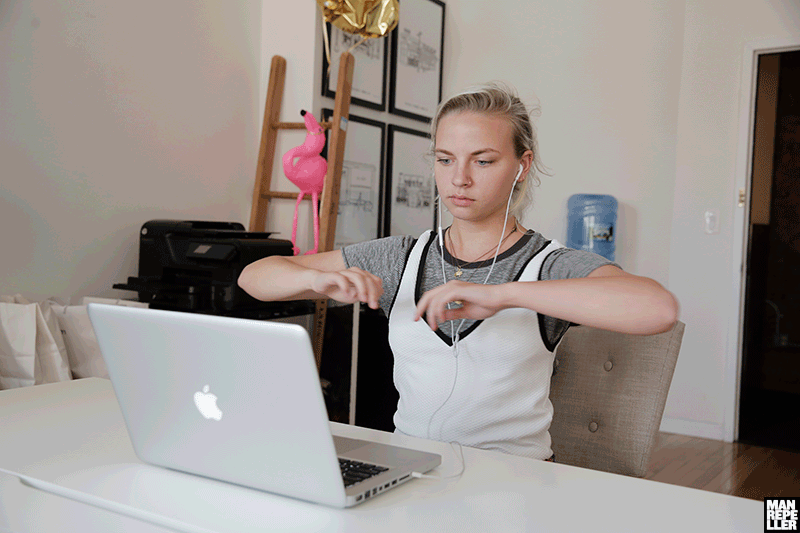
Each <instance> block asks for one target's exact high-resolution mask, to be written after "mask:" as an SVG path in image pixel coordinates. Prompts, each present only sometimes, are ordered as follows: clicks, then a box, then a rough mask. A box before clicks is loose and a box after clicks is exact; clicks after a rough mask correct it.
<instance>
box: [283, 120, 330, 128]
mask: <svg viewBox="0 0 800 533" xmlns="http://www.w3.org/2000/svg"><path fill="white" fill-rule="evenodd" d="M319 125H320V126H322V128H323V129H326V130H329V129H331V123H330V122H328V121H325V122H320V123H319ZM273 128H275V129H276V130H304V129H306V123H305V122H276V123H275V125H274V126H273Z"/></svg>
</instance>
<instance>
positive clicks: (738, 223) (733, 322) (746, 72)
mask: <svg viewBox="0 0 800 533" xmlns="http://www.w3.org/2000/svg"><path fill="white" fill-rule="evenodd" d="M798 50H800V36H795V37H789V38H782V39H768V40H759V41H751V42H749V43H747V44H745V49H744V53H743V58H742V76H741V89H740V91H739V98H740V101H739V140H738V149H737V156H736V175H735V188H734V191H735V194H736V196H737V197H736V198H734V201H735V202H737V204H738V203H739V198H738V196H739V191H740V190H744V191H745V194H744V205H743V206H742V207H739V206H738V205H737V207H736V208H735V209H734V215H733V243H732V248H733V250H732V251H733V261H731V268H732V275H731V279H732V280H733V290H732V291H731V300H730V302H729V304H730V307H729V308H730V309H733V310H734V312H732V313H730V315H729V317H730V318H729V324H728V339H727V349H726V352H727V357H726V358H725V359H726V365H725V366H726V368H725V375H726V376H727V378H726V380H725V398H726V402H725V404H726V405H728V406H732V408H731V409H726V410H725V418H724V421H723V432H724V436H725V440H726V441H727V442H734V441H736V440H737V439H738V438H739V401H740V398H739V392H740V387H741V378H742V351H743V337H744V304H745V290H746V287H745V280H746V279H747V250H748V244H749V242H748V241H749V233H750V232H749V231H748V228H749V225H750V209H749V207H750V194H751V191H750V188H751V185H752V179H751V177H752V166H753V141H754V138H753V132H754V128H755V107H756V82H757V80H758V59H759V56H761V55H764V54H778V53H781V52H794V51H798ZM737 258H738V261H737V260H736V259H737Z"/></svg>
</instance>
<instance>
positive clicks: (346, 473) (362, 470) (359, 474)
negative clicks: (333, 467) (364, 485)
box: [339, 457, 389, 487]
mask: <svg viewBox="0 0 800 533" xmlns="http://www.w3.org/2000/svg"><path fill="white" fill-rule="evenodd" d="M339 468H341V469H342V480H343V481H344V486H345V487H350V486H352V485H355V484H356V483H359V482H361V481H364V480H365V479H369V478H371V477H373V476H377V475H378V474H380V473H381V472H386V471H387V470H389V469H388V468H386V467H384V466H378V465H371V464H369V463H361V462H359V461H351V460H349V459H342V458H341V457H340V458H339Z"/></svg>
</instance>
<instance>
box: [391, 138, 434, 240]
mask: <svg viewBox="0 0 800 533" xmlns="http://www.w3.org/2000/svg"><path fill="white" fill-rule="evenodd" d="M430 143H431V141H430V136H429V135H428V134H427V133H424V132H421V131H415V130H411V129H408V128H403V127H400V126H396V125H394V124H390V125H389V141H388V143H387V154H388V165H387V171H386V174H387V176H388V183H387V187H386V191H387V196H386V199H385V203H386V207H387V208H386V216H385V222H384V224H385V226H384V235H386V236H388V235H413V236H414V237H418V236H419V235H421V234H422V232H424V231H425V230H427V229H430V228H432V227H433V224H434V218H435V211H434V209H435V205H436V202H435V201H434V200H435V198H436V181H435V180H434V179H433V173H432V172H431V166H430V164H429V162H428V158H427V157H426V154H427V153H428V152H429V150H430Z"/></svg>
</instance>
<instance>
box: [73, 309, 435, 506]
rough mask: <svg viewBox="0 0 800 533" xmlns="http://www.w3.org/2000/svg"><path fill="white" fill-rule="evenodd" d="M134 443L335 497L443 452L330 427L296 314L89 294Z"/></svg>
mask: <svg viewBox="0 0 800 533" xmlns="http://www.w3.org/2000/svg"><path fill="white" fill-rule="evenodd" d="M88 310H89V317H90V319H91V322H92V325H93V326H94V330H95V333H96V335H97V340H98V342H99V345H100V350H101V352H102V354H103V358H104V359H105V362H106V365H107V366H108V374H109V377H110V379H111V382H112V385H113V387H114V392H115V394H116V396H117V400H118V402H119V406H120V409H121V410H122V415H123V417H124V418H125V423H126V425H127V427H128V432H129V433H130V437H131V442H132V444H133V448H134V450H135V452H136V454H137V455H138V456H139V458H140V459H141V460H142V461H144V462H147V463H150V464H154V465H159V466H163V467H167V468H171V469H175V470H180V471H184V472H189V473H192V474H197V475H200V476H205V477H209V478H214V479H218V480H223V481H227V482H230V483H236V484H239V485H244V486H247V487H252V488H256V489H260V490H264V491H268V492H272V493H276V494H281V495H285V496H291V497H294V498H299V499H303V500H308V501H312V502H316V503H322V504H326V505H330V506H334V507H349V506H352V505H356V504H359V503H362V502H363V501H365V500H367V499H369V498H371V497H373V496H376V495H378V494H380V493H382V492H384V491H386V490H390V489H392V488H393V487H396V486H398V485H400V484H401V483H404V482H406V481H408V480H409V479H411V478H412V475H411V474H412V472H420V473H422V472H427V471H428V470H431V469H433V468H435V467H437V466H438V465H439V464H441V456H440V455H437V454H431V453H426V452H421V451H417V450H410V449H406V448H399V447H395V446H389V445H385V444H379V443H373V442H368V441H361V440H354V439H348V438H343V437H338V436H336V437H334V436H332V435H331V431H330V424H329V421H328V414H327V411H326V408H325V402H324V400H323V396H322V390H321V387H320V382H319V377H318V374H317V368H316V364H315V362H314V357H313V353H312V349H311V341H310V339H309V337H308V333H307V332H306V330H305V329H304V328H302V327H301V326H298V325H294V324H284V323H278V322H268V321H256V320H244V319H238V318H226V317H218V316H209V315H202V314H192V313H181V312H172V311H161V310H154V309H141V308H132V307H122V306H111V305H102V304H89V306H88Z"/></svg>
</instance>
